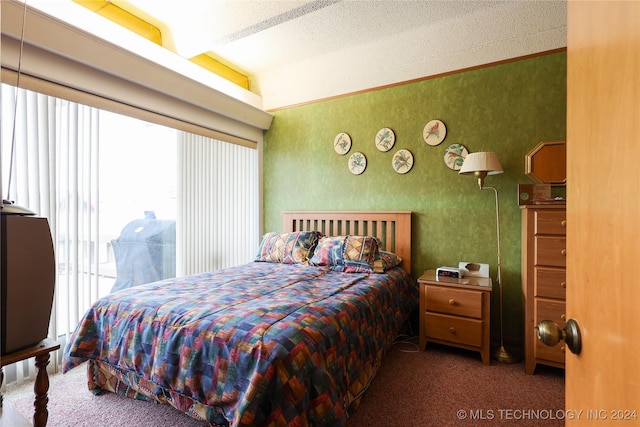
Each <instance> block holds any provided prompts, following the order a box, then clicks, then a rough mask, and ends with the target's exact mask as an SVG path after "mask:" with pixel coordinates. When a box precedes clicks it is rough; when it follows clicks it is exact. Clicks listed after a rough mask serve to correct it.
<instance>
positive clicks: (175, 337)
mask: <svg viewBox="0 0 640 427" xmlns="http://www.w3.org/2000/svg"><path fill="white" fill-rule="evenodd" d="M410 271H411V212H407V211H402V212H396V211H394V212H289V211H288V212H284V213H283V228H282V230H281V231H279V232H272V233H267V234H265V236H263V238H262V241H261V243H260V246H259V248H258V254H257V255H256V260H255V261H253V262H251V263H248V264H245V265H241V266H237V267H232V268H227V269H223V270H219V271H216V272H208V273H203V274H198V275H193V276H187V277H181V278H175V279H168V280H162V281H158V282H154V283H150V284H145V285H140V286H137V287H135V288H131V289H125V290H121V291H118V292H115V293H112V294H110V295H108V296H106V297H104V298H102V299H100V300H99V301H97V302H96V303H95V304H94V305H93V306H92V308H91V309H90V310H89V311H88V312H87V313H86V314H85V316H84V317H83V318H82V319H81V321H80V323H79V324H78V326H77V328H76V330H75V331H74V333H73V334H72V336H71V337H70V340H69V343H68V344H67V345H66V347H65V351H64V355H63V372H68V371H69V370H70V369H73V368H74V367H77V366H81V365H84V364H85V362H87V361H88V363H86V366H87V380H88V388H89V390H91V391H92V392H94V393H96V394H99V393H101V392H103V391H108V392H112V393H117V394H120V395H124V396H127V397H130V398H136V399H142V400H149V401H154V402H159V403H163V404H168V405H171V406H173V407H175V408H176V409H178V410H180V411H182V412H184V413H186V414H188V415H190V416H192V417H193V418H196V419H200V420H204V421H207V422H208V423H209V424H210V425H213V426H218V425H219V426H250V425H251V426H254V425H261V426H285V425H297V426H306V425H323V426H330V425H336V426H340V425H344V424H345V423H346V420H347V419H348V417H349V415H350V414H351V413H352V412H353V411H354V410H355V409H356V408H357V406H358V403H359V401H360V398H361V396H362V394H363V393H364V391H365V390H366V389H367V387H368V386H369V384H370V383H371V380H372V379H373V377H374V376H375V374H376V372H377V370H378V368H379V367H380V364H381V362H382V359H383V357H384V355H385V353H386V351H387V350H388V348H389V347H390V346H391V345H392V344H393V341H394V339H395V338H396V336H397V335H398V334H399V333H400V331H401V328H402V327H403V325H404V324H405V322H406V321H407V320H408V318H409V316H410V314H411V312H412V311H414V310H415V309H416V305H417V301H418V291H417V289H416V284H415V281H414V280H413V279H412V277H411V274H410Z"/></svg>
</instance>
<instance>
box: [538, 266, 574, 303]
mask: <svg viewBox="0 0 640 427" xmlns="http://www.w3.org/2000/svg"><path fill="white" fill-rule="evenodd" d="M534 280H535V296H537V297H546V298H557V299H562V300H564V299H565V298H566V293H567V289H566V288H567V272H566V270H564V269H560V268H543V267H535V279H534Z"/></svg>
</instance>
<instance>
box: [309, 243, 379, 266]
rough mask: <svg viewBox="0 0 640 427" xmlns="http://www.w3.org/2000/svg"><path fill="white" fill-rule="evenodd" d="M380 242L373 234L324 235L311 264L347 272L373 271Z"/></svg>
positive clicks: (310, 261)
mask: <svg viewBox="0 0 640 427" xmlns="http://www.w3.org/2000/svg"><path fill="white" fill-rule="evenodd" d="M379 244H380V241H379V240H378V239H377V238H375V237H372V236H353V235H346V236H331V237H329V236H323V237H322V238H320V241H319V242H318V245H317V246H316V248H315V250H314V252H313V256H312V257H311V259H310V260H309V264H311V265H317V266H328V267H329V268H331V269H332V270H336V271H344V272H345V273H373V272H375V270H374V268H373V264H374V261H375V260H376V257H378V246H379Z"/></svg>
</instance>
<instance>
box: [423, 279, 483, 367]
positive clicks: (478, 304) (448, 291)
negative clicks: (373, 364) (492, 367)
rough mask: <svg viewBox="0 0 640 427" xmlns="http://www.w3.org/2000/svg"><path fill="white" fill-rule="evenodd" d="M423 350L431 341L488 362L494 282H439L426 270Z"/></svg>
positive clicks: (442, 280) (473, 280) (424, 281)
mask: <svg viewBox="0 0 640 427" xmlns="http://www.w3.org/2000/svg"><path fill="white" fill-rule="evenodd" d="M418 283H419V284H420V350H423V349H424V348H425V346H426V345H427V342H428V341H432V342H437V343H441V344H447V345H452V346H456V347H461V348H466V349H468V350H475V351H479V352H480V355H481V357H482V363H484V364H485V365H488V364H489V363H490V360H489V319H490V316H489V312H490V307H489V296H490V294H491V279H488V278H476V277H463V278H462V279H453V278H447V277H441V278H438V279H437V278H436V274H435V270H427V271H426V272H425V273H424V274H423V275H422V276H420V278H418Z"/></svg>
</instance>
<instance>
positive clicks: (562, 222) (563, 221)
mask: <svg viewBox="0 0 640 427" xmlns="http://www.w3.org/2000/svg"><path fill="white" fill-rule="evenodd" d="M560 225H561V226H563V227H566V226H567V220H566V219H563V220H562V221H561V222H560Z"/></svg>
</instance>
